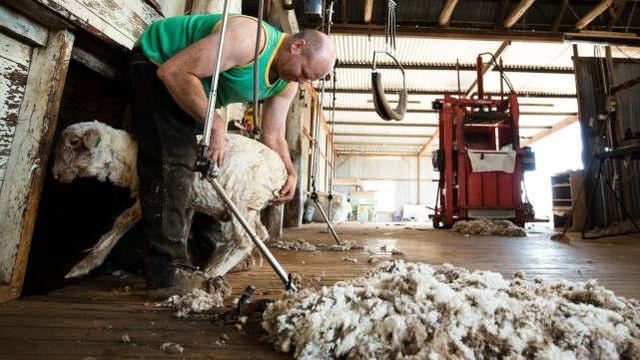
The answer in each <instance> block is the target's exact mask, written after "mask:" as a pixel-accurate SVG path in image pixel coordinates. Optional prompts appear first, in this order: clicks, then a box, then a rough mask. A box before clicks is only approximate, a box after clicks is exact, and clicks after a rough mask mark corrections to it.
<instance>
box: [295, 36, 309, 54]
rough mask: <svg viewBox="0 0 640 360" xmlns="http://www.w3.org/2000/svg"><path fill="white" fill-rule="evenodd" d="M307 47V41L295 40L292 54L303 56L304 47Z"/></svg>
mask: <svg viewBox="0 0 640 360" xmlns="http://www.w3.org/2000/svg"><path fill="white" fill-rule="evenodd" d="M306 45H307V41H306V40H304V39H295V40H294V41H293V42H292V43H291V53H292V54H294V55H300V54H302V51H303V50H304V47H305V46H306Z"/></svg>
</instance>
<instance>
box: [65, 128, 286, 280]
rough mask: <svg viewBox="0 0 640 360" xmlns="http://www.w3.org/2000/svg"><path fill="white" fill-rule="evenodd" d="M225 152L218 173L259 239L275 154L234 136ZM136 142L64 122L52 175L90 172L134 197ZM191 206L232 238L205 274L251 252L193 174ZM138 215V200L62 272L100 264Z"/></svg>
mask: <svg viewBox="0 0 640 360" xmlns="http://www.w3.org/2000/svg"><path fill="white" fill-rule="evenodd" d="M226 140H227V144H226V156H225V162H224V165H223V166H222V168H221V169H220V170H221V175H220V177H219V178H218V179H219V181H220V183H221V184H222V185H223V187H224V189H225V191H226V192H227V194H228V195H229V197H230V198H231V200H232V201H233V202H234V203H235V204H236V206H237V207H238V209H239V210H240V211H241V212H242V214H243V216H244V218H245V219H246V220H247V222H248V223H249V225H250V226H253V227H254V230H255V231H256V233H257V234H258V236H260V237H261V238H262V239H266V238H267V237H268V233H267V230H266V228H265V227H264V225H263V224H262V223H261V222H260V210H262V209H263V208H265V207H266V206H267V205H268V204H269V203H270V202H271V201H272V200H273V199H275V197H276V196H277V194H278V191H279V190H280V189H281V188H282V186H283V185H284V183H285V180H286V170H285V167H284V164H283V162H282V160H281V159H280V157H279V156H278V155H277V154H276V153H275V152H274V151H272V150H271V149H269V148H268V147H266V146H265V145H263V144H261V143H259V142H257V141H255V140H252V139H249V138H246V137H243V136H239V135H231V134H229V135H226ZM137 154H138V146H137V144H136V142H135V140H134V139H133V138H132V137H131V136H130V135H129V134H128V133H127V132H125V131H122V130H117V129H114V128H112V127H110V126H108V125H106V124H103V123H100V122H98V121H93V122H82V123H77V124H73V125H71V126H69V127H67V128H66V129H65V130H64V131H63V133H62V139H61V142H60V144H59V145H58V148H57V151H56V154H55V155H56V156H55V161H54V166H53V175H54V177H55V178H56V179H57V180H59V181H61V182H65V183H68V182H71V181H73V179H75V178H81V177H95V178H97V179H98V180H100V181H108V182H111V183H113V184H115V185H117V186H121V187H128V188H129V189H130V191H131V196H132V197H133V198H135V199H137V197H138V175H137V172H136V159H137ZM192 193H193V198H192V201H191V204H192V210H193V211H196V212H200V213H204V214H206V215H208V216H211V217H212V218H214V219H216V220H218V221H221V222H223V232H224V233H225V236H226V237H227V238H228V239H229V240H230V241H231V242H232V245H231V246H227V248H226V251H225V252H224V253H223V254H221V255H220V256H217V257H215V258H214V259H211V260H210V261H209V263H208V264H207V266H206V269H205V271H206V273H207V275H209V276H222V275H224V274H226V273H227V272H228V271H229V270H230V269H231V268H233V267H234V266H235V265H236V264H238V263H239V262H240V261H241V260H242V259H243V258H245V256H247V255H249V254H250V253H251V250H252V249H253V243H252V242H251V239H250V238H249V236H248V235H247V234H246V232H245V231H244V229H243V228H242V226H241V225H240V223H239V222H238V221H237V220H236V219H235V218H233V216H232V215H231V213H230V212H229V211H228V209H227V208H226V206H225V204H224V203H223V201H222V199H221V198H220V197H219V196H218V194H217V192H216V191H215V190H214V189H213V187H212V186H211V184H210V183H209V182H207V181H206V180H204V179H202V177H201V176H196V177H195V180H194V183H193V192H192ZM140 216H141V210H140V203H139V200H136V202H135V204H134V205H133V206H132V207H130V208H129V209H127V210H125V211H124V212H123V213H122V214H120V215H119V216H118V217H117V218H116V220H115V223H114V226H113V228H112V229H111V230H110V231H109V232H107V233H106V234H105V235H103V236H102V237H101V238H100V240H99V241H98V243H97V244H96V245H95V246H94V247H93V248H92V249H91V250H90V254H89V255H88V256H87V257H86V258H85V259H83V260H82V261H81V262H80V263H78V264H77V265H76V266H74V268H73V269H72V270H71V271H70V272H69V274H67V277H78V276H82V275H85V274H87V273H88V272H89V271H91V270H92V269H94V268H95V267H97V266H99V265H100V264H102V262H103V261H104V259H105V258H106V256H107V255H108V254H109V252H110V251H111V249H112V248H113V246H115V244H116V243H117V242H118V240H119V239H120V238H121V237H122V236H123V235H124V234H125V233H126V232H127V231H128V230H129V229H131V228H132V227H133V226H134V225H135V224H136V223H137V222H138V221H139V220H140Z"/></svg>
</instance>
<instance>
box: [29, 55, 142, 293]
mask: <svg viewBox="0 0 640 360" xmlns="http://www.w3.org/2000/svg"><path fill="white" fill-rule="evenodd" d="M123 56H124V55H123ZM118 70H123V68H119V69H118ZM127 93H128V90H127V84H126V82H125V81H123V80H122V77H121V76H120V77H119V78H116V79H110V78H107V77H105V76H103V75H101V74H99V73H97V72H94V71H92V70H90V69H89V68H87V67H86V66H85V65H83V64H82V63H80V62H79V61H76V60H73V59H72V61H71V62H70V64H69V70H68V74H67V79H66V82H65V86H64V90H63V95H62V101H61V105H60V111H59V116H58V122H57V126H56V130H55V135H54V144H57V143H58V141H59V139H60V135H61V132H62V131H63V130H64V129H65V128H66V127H67V126H69V125H71V124H74V123H77V122H81V121H90V120H94V119H95V120H99V121H101V122H104V123H107V124H109V125H111V126H113V127H116V128H126V127H127V126H126V124H125V118H126V116H125V114H126V107H127ZM54 151H55V145H54ZM51 159H53V157H51ZM52 167H53V160H51V161H49V164H48V166H47V170H46V175H45V181H44V185H43V188H42V197H41V200H40V205H39V209H38V215H37V218H36V224H35V229H34V234H33V238H32V242H31V250H30V254H29V262H28V265H27V272H26V276H25V283H24V290H23V295H29V294H42V293H47V292H49V291H51V290H54V289H56V288H59V287H61V286H63V285H64V284H67V283H68V281H65V279H64V276H65V274H66V273H67V272H68V271H69V269H70V268H71V267H72V266H73V265H74V264H75V263H77V262H78V261H79V260H81V259H82V258H83V257H84V256H85V255H86V254H85V250H86V249H88V248H90V247H91V246H92V245H94V244H95V242H96V241H97V239H98V238H100V236H101V235H102V234H103V233H105V232H106V231H107V230H108V229H109V228H110V227H111V226H112V222H113V218H114V217H115V216H117V215H118V214H119V213H121V212H122V211H123V210H124V209H126V208H128V207H129V206H131V204H132V203H133V199H131V198H130V196H129V191H128V189H123V188H118V187H116V186H113V185H112V184H109V183H102V182H99V181H98V180H96V179H78V180H76V181H74V182H73V183H72V184H63V183H60V182H58V181H56V180H55V179H54V177H53V175H52V173H51V168H52ZM133 245H135V244H134V243H133V242H131V241H123V242H121V246H133ZM125 254H128V255H127V256H124V255H125ZM137 254H138V251H136V250H135V249H118V248H116V249H115V251H114V252H113V256H112V258H114V259H115V258H117V259H119V260H121V261H119V264H118V265H119V266H121V267H126V266H127V265H129V268H128V270H132V269H133V268H135V266H134V265H135V264H136V263H139V262H137V261H135V259H133V258H135V256H136V255H137ZM127 258H128V260H127Z"/></svg>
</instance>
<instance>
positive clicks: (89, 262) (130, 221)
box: [65, 200, 142, 279]
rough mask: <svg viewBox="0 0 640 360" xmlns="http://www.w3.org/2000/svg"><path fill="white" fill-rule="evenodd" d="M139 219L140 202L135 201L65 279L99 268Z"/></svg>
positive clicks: (140, 214) (140, 213)
mask: <svg viewBox="0 0 640 360" xmlns="http://www.w3.org/2000/svg"><path fill="white" fill-rule="evenodd" d="M141 217H142V210H141V208H140V200H136V203H135V204H133V206H131V207H130V208H128V209H127V210H125V211H124V212H122V214H120V215H119V216H118V217H117V218H116V221H115V222H114V224H113V227H112V228H111V230H109V232H107V233H106V234H104V235H102V237H101V238H100V240H98V243H97V244H96V245H95V246H93V247H92V248H91V249H90V253H89V255H87V256H86V257H85V258H84V259H82V260H81V261H80V262H79V263H77V264H76V265H75V266H74V267H73V268H72V269H71V271H69V273H68V274H67V275H66V276H65V278H67V279H70V278H76V277H80V276H83V275H86V274H88V273H89V271H91V270H93V269H95V268H96V267H98V266H100V265H101V264H102V263H103V262H104V259H105V258H106V257H107V255H109V253H110V252H111V249H113V247H114V246H115V245H116V244H117V243H118V241H119V240H120V238H122V236H123V235H124V234H125V233H126V232H127V231H129V230H130V229H131V228H132V227H133V226H134V225H135V224H136V223H137V222H138V221H140V218H141Z"/></svg>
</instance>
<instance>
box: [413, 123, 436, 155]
mask: <svg viewBox="0 0 640 360" xmlns="http://www.w3.org/2000/svg"><path fill="white" fill-rule="evenodd" d="M438 135H440V129H438V130H436V132H434V133H433V136H432V137H430V138H429V141H427V142H426V143H425V144H424V146H422V149H420V151H418V156H419V157H421V156H424V155H425V154H426V153H427V149H428V148H429V146H431V144H433V142H434V141H436V139H437V138H438Z"/></svg>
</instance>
